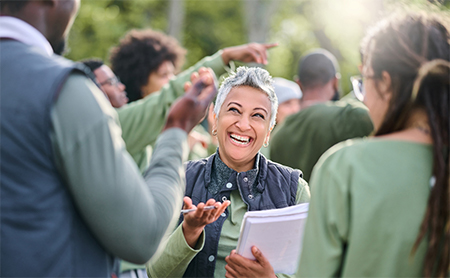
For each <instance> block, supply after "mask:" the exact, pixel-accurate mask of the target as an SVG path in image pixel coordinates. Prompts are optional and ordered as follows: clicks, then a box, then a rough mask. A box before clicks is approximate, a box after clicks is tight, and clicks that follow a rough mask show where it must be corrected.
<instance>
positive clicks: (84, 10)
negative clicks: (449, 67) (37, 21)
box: [67, 0, 450, 93]
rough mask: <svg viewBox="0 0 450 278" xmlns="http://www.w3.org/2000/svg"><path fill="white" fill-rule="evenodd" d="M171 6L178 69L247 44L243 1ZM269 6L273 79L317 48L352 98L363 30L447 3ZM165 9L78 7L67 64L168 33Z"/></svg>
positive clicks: (200, 0) (100, 2) (99, 2)
mask: <svg viewBox="0 0 450 278" xmlns="http://www.w3.org/2000/svg"><path fill="white" fill-rule="evenodd" d="M177 1H184V7H185V15H184V24H183V30H182V38H181V39H180V40H181V41H180V43H181V45H182V46H183V47H185V48H186V49H187V50H188V54H187V57H186V63H185V65H184V67H185V68H186V67H189V66H191V65H192V64H194V63H195V62H197V61H198V60H200V59H201V58H202V57H204V56H207V55H211V54H213V53H215V52H216V51H217V50H219V49H221V48H224V47H227V46H233V45H239V44H244V43H247V42H248V40H247V38H248V31H247V27H246V20H245V16H246V15H247V12H246V11H245V8H244V3H243V1H244V0H177ZM252 1H255V0H252ZM273 1H277V2H278V5H277V7H276V11H274V13H273V14H272V16H271V18H267V19H266V20H268V21H269V23H270V26H271V27H270V29H269V31H268V33H269V34H268V36H267V37H268V38H269V41H270V42H278V43H279V46H278V47H276V48H274V49H272V50H270V63H269V65H268V66H267V67H266V69H267V70H269V71H270V72H271V74H272V75H273V76H281V77H285V78H288V79H292V78H293V77H294V75H295V73H296V70H297V69H296V67H297V63H298V60H299V58H300V57H301V55H303V54H304V53H305V52H307V51H309V50H311V49H313V48H317V47H323V48H326V49H327V50H329V51H331V52H332V53H333V54H335V56H336V57H337V58H338V61H339V64H340V67H341V75H342V79H341V80H342V81H341V89H342V92H343V93H347V92H349V91H350V90H351V89H350V82H349V77H350V76H351V75H354V74H358V68H357V66H358V65H359V63H360V61H359V60H360V58H359V41H360V40H361V38H362V37H363V35H364V31H365V29H366V28H367V27H368V26H369V25H370V24H372V23H373V22H375V21H376V20H377V19H379V18H381V17H382V16H383V14H386V13H388V12H390V11H392V10H395V9H399V8H401V9H404V8H405V7H408V8H410V9H420V10H423V9H433V10H441V11H444V12H447V15H448V10H449V8H450V1H448V0H445V1H442V0H441V1H432V0H428V1H427V0H273ZM430 2H432V3H433V4H432V5H430ZM169 6H170V5H169V1H168V0H82V1H81V6H80V10H79V13H78V17H77V19H76V20H75V23H74V26H73V28H72V31H71V34H70V38H69V46H70V52H69V53H68V54H67V57H68V58H70V59H72V60H80V59H83V58H89V57H99V58H102V59H104V60H105V61H106V63H108V58H109V50H110V48H111V47H112V46H114V45H116V44H117V43H118V41H119V40H120V38H121V37H122V36H123V35H124V34H125V33H126V32H127V31H128V30H130V29H133V28H137V29H143V28H152V29H155V30H160V31H163V32H165V31H166V30H168V14H169Z"/></svg>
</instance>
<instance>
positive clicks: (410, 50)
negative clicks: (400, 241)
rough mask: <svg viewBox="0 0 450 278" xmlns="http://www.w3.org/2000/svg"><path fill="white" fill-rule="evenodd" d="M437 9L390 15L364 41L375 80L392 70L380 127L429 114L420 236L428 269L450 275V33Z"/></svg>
mask: <svg viewBox="0 0 450 278" xmlns="http://www.w3.org/2000/svg"><path fill="white" fill-rule="evenodd" d="M443 22H444V21H443V20H441V19H439V17H438V16H437V15H427V14H425V13H421V14H406V15H402V16H399V15H398V14H397V15H395V16H391V17H389V18H387V19H386V20H384V21H382V22H381V23H379V24H378V25H377V26H376V27H374V28H373V29H372V30H371V31H370V32H369V34H368V35H367V36H366V38H365V40H364V41H363V48H362V49H364V58H365V59H366V60H369V61H370V62H369V63H370V66H371V67H372V69H373V71H374V76H373V78H374V79H375V80H377V79H379V78H381V75H382V72H383V71H386V72H388V73H389V75H390V76H391V82H392V83H391V84H392V92H393V93H392V98H391V101H390V104H389V108H388V111H387V113H386V116H385V119H384V121H383V122H382V124H381V126H380V128H379V129H378V131H377V132H376V134H375V135H376V136H377V135H384V134H389V133H392V132H396V131H400V130H402V129H405V128H406V125H407V121H408V119H409V118H410V116H411V115H412V113H413V112H414V111H417V110H418V109H419V110H423V111H425V112H426V114H427V116H428V119H429V123H428V124H429V126H430V135H431V137H432V140H433V177H434V181H435V182H434V186H433V188H432V189H431V193H430V197H429V200H428V205H427V209H426V212H425V216H424V218H423V221H422V225H421V227H420V231H419V233H418V236H417V239H416V242H415V244H414V246H412V253H413V254H414V253H415V251H416V249H417V248H418V246H419V244H420V243H421V242H422V240H423V239H425V238H426V240H427V242H428V244H427V251H426V255H425V261H424V268H423V275H424V276H425V277H429V276H434V275H437V276H442V277H444V276H447V275H448V273H449V264H450V255H449V253H450V221H449V215H450V212H449V211H450V203H449V195H450V191H449V170H450V169H449V144H450V143H449V141H450V138H449V129H450V127H449V125H450V121H449V118H450V114H449V112H450V111H449V105H450V98H449V94H450V71H449V70H450V62H449V60H450V44H449V42H450V36H449V30H448V28H447V27H446V26H445V24H444V23H443Z"/></svg>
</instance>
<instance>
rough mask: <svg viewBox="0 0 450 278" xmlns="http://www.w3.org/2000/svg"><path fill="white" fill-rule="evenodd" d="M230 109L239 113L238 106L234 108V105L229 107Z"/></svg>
mask: <svg viewBox="0 0 450 278" xmlns="http://www.w3.org/2000/svg"><path fill="white" fill-rule="evenodd" d="M228 111H232V112H236V113H239V110H237V108H234V107H230V108H229V109H228Z"/></svg>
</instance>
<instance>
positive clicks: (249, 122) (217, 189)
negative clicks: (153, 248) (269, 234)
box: [147, 67, 310, 277]
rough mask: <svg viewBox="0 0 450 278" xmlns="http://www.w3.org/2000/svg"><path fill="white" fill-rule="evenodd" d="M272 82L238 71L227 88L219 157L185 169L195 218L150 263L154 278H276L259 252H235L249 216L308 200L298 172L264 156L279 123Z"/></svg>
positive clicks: (220, 108)
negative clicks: (245, 254)
mask: <svg viewBox="0 0 450 278" xmlns="http://www.w3.org/2000/svg"><path fill="white" fill-rule="evenodd" d="M272 82H273V81H272V77H271V76H270V74H269V73H268V72H267V71H266V70H264V69H261V68H247V67H240V68H238V69H237V72H236V73H235V74H232V75H231V76H229V77H228V78H227V79H225V80H224V82H223V83H222V85H221V87H220V89H219V93H218V95H217V101H216V106H215V109H214V125H213V135H214V136H217V140H218V143H219V147H218V149H217V152H216V153H215V154H213V155H212V156H210V157H208V158H205V159H202V160H197V161H190V162H188V163H187V165H186V192H185V195H186V197H185V198H184V202H185V206H184V208H186V209H191V208H196V211H194V212H189V213H185V214H184V215H183V216H182V217H181V218H180V220H179V226H178V228H177V229H176V230H175V231H174V232H173V234H172V235H171V236H170V238H169V240H168V242H167V246H166V248H165V249H164V251H163V252H162V254H161V256H160V257H159V258H158V259H157V260H155V261H153V262H151V263H150V264H148V266H147V267H148V268H147V270H148V274H149V276H150V277H168V276H170V277H182V276H184V277H225V276H227V277H229V276H232V277H274V276H275V273H274V271H273V268H272V266H271V265H270V264H269V263H268V262H267V260H266V259H265V257H264V254H261V252H260V251H258V249H257V248H254V249H253V250H252V251H253V253H254V256H255V257H256V259H257V260H256V261H253V260H249V259H246V258H244V257H242V256H240V255H237V254H236V253H235V251H234V249H235V248H236V245H237V241H238V238H239V231H240V226H241V222H242V219H243V217H244V214H245V212H247V211H254V210H265V209H275V208H283V207H287V206H292V205H295V204H298V203H303V202H308V201H309V198H310V193H309V187H308V185H307V183H306V182H305V181H304V180H303V179H302V174H301V171H299V170H294V169H291V168H288V167H285V166H282V165H280V164H276V163H274V162H271V161H270V160H267V159H266V158H265V157H264V156H263V155H261V154H260V153H259V150H260V149H261V147H262V145H263V144H265V143H267V142H268V140H269V136H270V131H271V129H272V128H273V126H274V124H275V118H276V111H277V107H278V100H277V97H276V95H275V93H274V89H273V86H272ZM230 201H231V202H230ZM206 206H215V207H216V208H215V209H212V210H206V209H205V207H206ZM216 220H217V221H216Z"/></svg>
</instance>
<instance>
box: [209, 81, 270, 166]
mask: <svg viewBox="0 0 450 278" xmlns="http://www.w3.org/2000/svg"><path fill="white" fill-rule="evenodd" d="M270 116H271V105H270V100H269V97H268V96H267V94H266V93H264V92H262V91H260V90H258V89H255V88H252V87H249V86H239V87H234V88H233V89H231V91H230V93H229V94H228V96H227V97H226V99H225V101H224V102H223V104H222V107H221V108H220V111H219V115H218V116H216V119H215V128H216V129H217V139H218V142H219V154H220V158H221V159H222V161H223V162H224V163H225V164H226V165H227V166H228V167H230V168H232V169H234V170H236V171H238V172H244V171H248V170H250V169H252V168H253V165H254V161H255V157H256V154H257V153H258V151H259V150H260V149H261V147H262V145H263V143H264V141H265V140H268V138H269V135H270V131H269V129H270Z"/></svg>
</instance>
